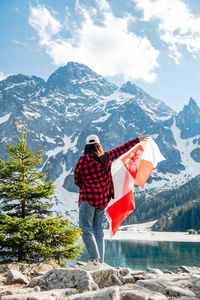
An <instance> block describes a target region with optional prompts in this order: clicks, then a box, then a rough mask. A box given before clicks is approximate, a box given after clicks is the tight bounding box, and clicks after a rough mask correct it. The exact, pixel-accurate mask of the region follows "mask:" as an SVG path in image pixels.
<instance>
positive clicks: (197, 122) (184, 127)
mask: <svg viewBox="0 0 200 300" xmlns="http://www.w3.org/2000/svg"><path fill="white" fill-rule="evenodd" d="M176 124H177V127H178V128H179V129H180V130H181V137H182V138H188V137H193V136H195V135H197V134H200V108H199V106H198V105H197V103H196V102H195V100H194V99H192V98H190V101H189V103H188V105H185V106H184V108H183V110H182V111H181V112H179V114H178V115H177V117H176Z"/></svg>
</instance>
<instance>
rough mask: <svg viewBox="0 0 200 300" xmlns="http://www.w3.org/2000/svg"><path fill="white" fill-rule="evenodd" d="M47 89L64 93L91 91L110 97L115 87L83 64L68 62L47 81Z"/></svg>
mask: <svg viewBox="0 0 200 300" xmlns="http://www.w3.org/2000/svg"><path fill="white" fill-rule="evenodd" d="M47 88H48V89H49V90H50V91H52V90H61V91H65V92H69V93H70V92H72V91H73V92H79V93H80V92H81V90H82V92H84V90H93V91H94V92H95V93H96V94H99V95H105V96H106V95H110V94H111V93H113V92H114V91H115V90H116V89H117V86H115V85H114V84H112V83H110V82H108V81H107V80H106V79H105V78H103V77H102V76H100V75H98V74H97V73H96V72H94V71H92V70H91V69H90V68H89V67H87V66H86V65H84V64H79V63H76V62H69V63H68V64H67V65H65V66H63V67H60V68H58V69H57V70H56V71H55V72H54V73H53V74H52V75H51V76H50V77H49V79H48V81H47Z"/></svg>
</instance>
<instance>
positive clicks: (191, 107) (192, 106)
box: [185, 97, 200, 114]
mask: <svg viewBox="0 0 200 300" xmlns="http://www.w3.org/2000/svg"><path fill="white" fill-rule="evenodd" d="M185 107H186V109H188V110H190V111H191V113H195V114H196V113H197V112H200V108H199V106H198V104H197V103H196V101H195V100H194V99H193V98H192V97H191V98H190V101H189V104H188V105H187V106H185Z"/></svg>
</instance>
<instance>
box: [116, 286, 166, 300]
mask: <svg viewBox="0 0 200 300" xmlns="http://www.w3.org/2000/svg"><path fill="white" fill-rule="evenodd" d="M120 300H167V297H166V296H165V295H163V294H161V293H159V292H154V291H153V292H152V291H151V290H149V289H146V288H143V287H139V286H137V285H136V284H128V285H123V286H121V287H120Z"/></svg>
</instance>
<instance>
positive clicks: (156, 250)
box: [78, 240, 200, 271]
mask: <svg viewBox="0 0 200 300" xmlns="http://www.w3.org/2000/svg"><path fill="white" fill-rule="evenodd" d="M83 250H84V252H83V253H82V255H81V257H80V258H79V259H78V260H79V261H81V260H82V261H88V259H89V257H88V255H87V253H86V249H85V248H84V249H83ZM105 263H107V264H109V265H111V266H115V267H130V268H132V269H135V270H146V268H147V267H151V268H159V269H160V270H162V271H164V270H166V269H167V270H171V271H176V270H177V269H178V267H180V266H181V265H185V266H196V267H200V243H191V242H190V243H188V242H153V241H152V242H146V241H145V242H144V241H143V242H142V241H120V240H113V241H110V240H106V241H105Z"/></svg>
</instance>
